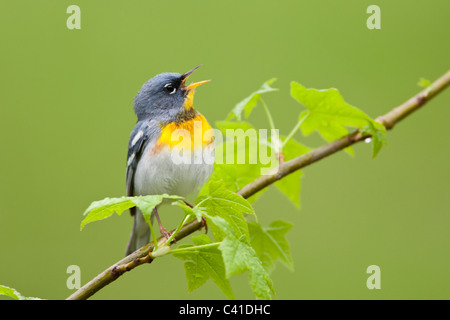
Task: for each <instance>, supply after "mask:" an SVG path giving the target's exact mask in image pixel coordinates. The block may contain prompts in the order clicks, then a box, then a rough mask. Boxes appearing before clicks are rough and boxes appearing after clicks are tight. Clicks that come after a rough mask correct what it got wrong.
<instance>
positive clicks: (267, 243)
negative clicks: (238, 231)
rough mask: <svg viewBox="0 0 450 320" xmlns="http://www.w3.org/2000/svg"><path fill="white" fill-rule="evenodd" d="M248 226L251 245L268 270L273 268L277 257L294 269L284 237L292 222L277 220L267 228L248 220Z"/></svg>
mask: <svg viewBox="0 0 450 320" xmlns="http://www.w3.org/2000/svg"><path fill="white" fill-rule="evenodd" d="M248 227H249V230H250V240H251V244H252V247H253V249H255V252H256V254H257V255H258V257H259V259H260V260H261V261H262V263H263V265H264V267H265V269H266V270H267V271H268V272H271V271H272V270H273V268H274V265H275V261H276V260H278V259H280V260H281V261H282V262H283V263H284V264H285V265H286V267H288V268H289V269H290V270H291V271H292V270H293V269H294V265H293V262H292V257H291V251H290V248H289V243H288V242H287V240H286V238H285V235H286V233H287V232H288V231H289V230H290V229H291V228H292V224H290V223H288V222H285V221H282V220H277V221H274V222H272V223H271V224H270V225H269V227H267V228H262V227H261V225H260V224H259V223H255V222H250V223H249V224H248Z"/></svg>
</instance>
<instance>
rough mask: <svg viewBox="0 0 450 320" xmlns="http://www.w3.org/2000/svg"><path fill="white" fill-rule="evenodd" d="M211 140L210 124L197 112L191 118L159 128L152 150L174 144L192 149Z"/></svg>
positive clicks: (158, 149)
mask: <svg viewBox="0 0 450 320" xmlns="http://www.w3.org/2000/svg"><path fill="white" fill-rule="evenodd" d="M211 142H213V134H212V130H211V126H210V125H209V123H208V121H207V120H206V119H205V117H204V116H202V115H201V114H198V115H196V116H195V117H194V118H193V119H191V120H187V121H183V122H179V123H177V122H171V123H168V124H165V125H164V126H163V127H162V128H161V136H160V137H159V139H158V142H157V143H156V145H155V149H154V151H160V150H162V149H163V148H164V147H169V148H173V147H175V146H176V147H178V148H179V149H184V150H194V149H196V148H198V147H203V146H206V145H208V144H210V143H211Z"/></svg>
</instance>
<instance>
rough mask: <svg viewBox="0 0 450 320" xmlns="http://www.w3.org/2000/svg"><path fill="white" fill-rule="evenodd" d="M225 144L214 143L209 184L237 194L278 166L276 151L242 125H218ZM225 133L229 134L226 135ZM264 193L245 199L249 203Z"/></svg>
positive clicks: (254, 130) (240, 123) (267, 141)
mask: <svg viewBox="0 0 450 320" xmlns="http://www.w3.org/2000/svg"><path fill="white" fill-rule="evenodd" d="M218 127H219V129H220V130H221V131H222V132H223V133H224V134H225V138H226V139H225V141H223V143H220V142H218V141H216V161H215V165H214V171H213V174H212V175H211V177H210V180H212V181H222V183H223V184H224V185H225V187H226V188H227V189H229V190H231V191H234V192H236V191H238V190H239V189H241V188H242V187H244V186H245V185H247V184H248V183H250V182H252V181H253V180H255V179H256V178H258V177H260V176H261V175H262V174H264V173H266V172H268V171H269V170H270V169H271V168H273V167H274V166H276V165H278V160H277V151H276V150H275V149H274V148H273V146H272V144H271V141H270V140H269V139H267V138H265V137H260V136H259V133H258V131H257V130H256V129H255V128H253V126H252V125H251V124H250V123H248V122H245V121H223V122H220V123H219V124H218ZM227 130H233V131H229V132H228V135H226V133H227ZM264 191H265V190H263V191H262V192H259V193H258V194H256V195H254V196H252V197H250V199H248V200H249V201H250V202H253V201H254V200H256V198H257V197H259V196H261V195H262V194H263V192H264Z"/></svg>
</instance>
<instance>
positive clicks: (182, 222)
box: [163, 214, 192, 246]
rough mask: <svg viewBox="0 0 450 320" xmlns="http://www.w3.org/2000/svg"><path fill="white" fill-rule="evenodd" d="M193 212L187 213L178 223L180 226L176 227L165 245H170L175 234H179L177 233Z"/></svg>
mask: <svg viewBox="0 0 450 320" xmlns="http://www.w3.org/2000/svg"><path fill="white" fill-rule="evenodd" d="M191 216H192V215H191V214H185V215H184V219H183V220H181V223H180V224H179V225H178V227H177V228H176V229H175V231H174V232H172V235H171V236H170V237H169V239H167V241H166V242H165V243H164V244H163V246H167V245H169V246H170V243H171V242H172V240H173V239H174V238H175V236H176V235H177V233H178V232H179V231H180V229H181V228H182V227H183V226H184V224H185V223H186V222H187V221H188V220H189V218H190V217H191Z"/></svg>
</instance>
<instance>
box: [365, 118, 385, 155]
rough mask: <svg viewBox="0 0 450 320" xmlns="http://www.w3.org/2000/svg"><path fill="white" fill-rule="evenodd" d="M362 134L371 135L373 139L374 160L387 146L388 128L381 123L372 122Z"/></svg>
mask: <svg viewBox="0 0 450 320" xmlns="http://www.w3.org/2000/svg"><path fill="white" fill-rule="evenodd" d="M361 133H365V134H369V135H371V137H372V138H371V139H372V146H373V149H372V159H374V158H375V157H376V156H377V155H378V153H379V152H380V150H381V147H382V146H383V145H385V144H387V139H386V128H385V127H384V126H383V125H382V124H381V123H379V122H373V123H372V122H370V123H369V124H368V125H367V126H365V127H364V128H362V129H361Z"/></svg>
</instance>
